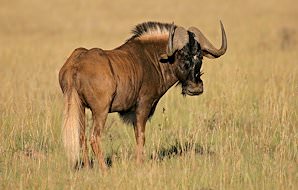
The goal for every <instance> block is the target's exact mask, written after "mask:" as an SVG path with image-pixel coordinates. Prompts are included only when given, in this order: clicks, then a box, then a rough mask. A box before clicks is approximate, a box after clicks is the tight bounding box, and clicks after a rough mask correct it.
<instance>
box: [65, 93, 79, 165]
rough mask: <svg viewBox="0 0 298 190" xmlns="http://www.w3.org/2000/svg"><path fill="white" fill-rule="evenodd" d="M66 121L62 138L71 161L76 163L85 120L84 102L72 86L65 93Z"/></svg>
mask: <svg viewBox="0 0 298 190" xmlns="http://www.w3.org/2000/svg"><path fill="white" fill-rule="evenodd" d="M64 102H65V107H64V122H63V126H62V139H63V144H64V148H65V151H66V154H67V156H68V159H69V161H70V162H71V163H72V164H74V163H75V162H76V161H78V159H79V154H80V136H79V135H80V128H81V125H82V122H83V118H82V103H81V100H80V97H79V95H78V93H77V91H76V90H75V89H74V88H72V89H70V91H68V92H66V93H65V94H64Z"/></svg>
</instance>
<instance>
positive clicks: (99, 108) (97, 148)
mask: <svg viewBox="0 0 298 190" xmlns="http://www.w3.org/2000/svg"><path fill="white" fill-rule="evenodd" d="M96 97H97V98H96ZM92 99H93V101H92V105H90V107H91V111H92V118H93V129H92V132H91V137H90V143H91V147H92V150H93V152H94V154H95V157H96V158H97V160H98V163H99V166H100V168H101V169H102V170H103V171H104V170H105V169H106V165H105V161H104V153H103V151H102V148H101V142H100V140H101V134H102V130H103V129H104V125H105V122H106V119H107V115H108V111H109V106H110V100H109V99H110V98H109V96H104V95H103V94H100V95H99V94H97V95H95V96H94V97H93V98H92Z"/></svg>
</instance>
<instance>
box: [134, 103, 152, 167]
mask: <svg viewBox="0 0 298 190" xmlns="http://www.w3.org/2000/svg"><path fill="white" fill-rule="evenodd" d="M149 113H150V108H149V107H147V105H146V104H145V105H143V106H140V107H138V108H137V111H136V121H135V124H134V131H135V137H136V142H137V147H136V161H137V164H139V163H142V162H143V161H144V145H145V126H146V121H147V119H148V116H149Z"/></svg>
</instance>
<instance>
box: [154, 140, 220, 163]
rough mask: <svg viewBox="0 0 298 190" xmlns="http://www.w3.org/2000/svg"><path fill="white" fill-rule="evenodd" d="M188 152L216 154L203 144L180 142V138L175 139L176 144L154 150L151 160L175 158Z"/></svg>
mask: <svg viewBox="0 0 298 190" xmlns="http://www.w3.org/2000/svg"><path fill="white" fill-rule="evenodd" d="M187 153H195V154H199V155H203V154H207V155H213V154H215V153H214V152H213V151H210V150H209V149H204V148H203V146H201V145H199V144H197V143H193V142H185V143H183V144H182V143H179V142H178V140H176V141H175V144H174V145H171V146H169V147H166V148H165V147H162V148H160V149H159V150H158V151H157V152H153V153H152V154H151V156H150V159H151V160H163V159H165V158H173V157H176V156H183V155H185V154H187Z"/></svg>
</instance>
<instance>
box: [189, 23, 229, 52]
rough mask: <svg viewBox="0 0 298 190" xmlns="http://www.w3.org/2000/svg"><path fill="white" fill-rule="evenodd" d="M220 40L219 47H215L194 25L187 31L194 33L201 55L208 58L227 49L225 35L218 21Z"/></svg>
mask: <svg viewBox="0 0 298 190" xmlns="http://www.w3.org/2000/svg"><path fill="white" fill-rule="evenodd" d="M220 27H221V35H222V37H221V38H222V42H221V47H220V49H217V48H215V47H214V46H213V45H212V44H211V43H210V41H209V40H208V39H207V38H206V37H205V36H204V35H203V33H202V32H201V31H200V30H199V29H197V28H196V27H190V28H189V29H188V31H190V32H192V33H194V34H195V36H196V37H195V38H196V40H197V41H198V42H199V44H200V45H201V48H202V50H203V55H204V56H205V57H208V58H218V57H220V56H222V55H223V54H225V52H226V51H227V37H226V33H225V29H224V27H223V24H222V22H221V21H220Z"/></svg>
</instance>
